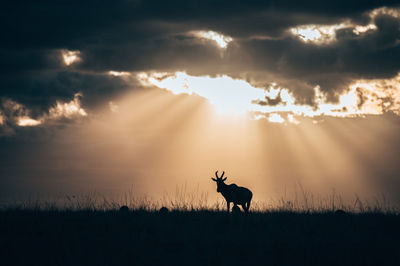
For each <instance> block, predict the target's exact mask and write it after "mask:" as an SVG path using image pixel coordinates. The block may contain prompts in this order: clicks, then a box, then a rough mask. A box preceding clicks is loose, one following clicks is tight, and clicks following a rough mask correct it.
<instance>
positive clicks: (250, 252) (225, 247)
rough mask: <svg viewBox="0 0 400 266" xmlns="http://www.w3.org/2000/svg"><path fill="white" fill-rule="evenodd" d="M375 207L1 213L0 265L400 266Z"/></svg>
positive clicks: (384, 218) (397, 229)
mask: <svg viewBox="0 0 400 266" xmlns="http://www.w3.org/2000/svg"><path fill="white" fill-rule="evenodd" d="M399 243H400V216H399V215H397V214H390V213H389V214H388V213H386V214H384V213H379V212H364V213H346V214H335V213H333V212H307V213H302V212H293V211H282V210H281V211H272V212H268V211H263V212H253V213H250V214H248V215H245V214H227V213H225V212H222V211H215V210H208V211H207V210H203V211H202V210H198V211H169V212H167V213H160V212H157V211H151V210H135V211H129V212H121V211H118V210H110V211H107V210H56V209H52V210H45V209H36V210H34V209H32V210H29V209H3V210H1V211H0V253H1V258H2V259H1V262H0V264H1V265H5V266H6V265H400V244H399Z"/></svg>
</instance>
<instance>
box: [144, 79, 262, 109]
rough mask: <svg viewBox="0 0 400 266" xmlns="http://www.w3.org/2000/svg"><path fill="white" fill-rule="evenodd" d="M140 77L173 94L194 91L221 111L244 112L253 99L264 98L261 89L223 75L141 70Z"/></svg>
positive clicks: (145, 81)
mask: <svg viewBox="0 0 400 266" xmlns="http://www.w3.org/2000/svg"><path fill="white" fill-rule="evenodd" d="M139 80H140V81H142V83H143V84H148V85H154V86H157V87H159V88H163V89H166V90H169V91H171V92H172V93H174V94H181V93H185V94H189V95H190V94H197V95H199V96H201V97H204V98H206V99H208V100H209V101H210V103H211V104H213V105H214V106H215V107H216V108H217V110H218V111H220V112H222V113H236V114H243V113H246V112H247V111H250V110H251V109H252V106H253V105H254V104H252V101H254V100H257V99H263V98H264V97H265V92H264V90H263V89H260V88H255V87H253V86H251V85H250V84H249V83H247V82H246V81H244V80H236V79H232V78H231V77H228V76H226V75H222V76H218V77H215V78H212V77H209V76H202V77H194V76H190V75H187V74H186V73H184V72H176V73H175V74H174V75H169V76H168V75H166V74H162V73H153V74H146V73H142V74H140V75H139Z"/></svg>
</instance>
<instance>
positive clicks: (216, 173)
mask: <svg viewBox="0 0 400 266" xmlns="http://www.w3.org/2000/svg"><path fill="white" fill-rule="evenodd" d="M215 176H216V177H217V179H218V178H219V177H218V171H217V172H215Z"/></svg>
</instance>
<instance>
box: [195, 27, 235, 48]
mask: <svg viewBox="0 0 400 266" xmlns="http://www.w3.org/2000/svg"><path fill="white" fill-rule="evenodd" d="M192 34H193V35H194V36H196V37H198V38H204V39H208V40H212V41H215V42H216V43H217V44H218V46H219V47H220V48H226V47H227V46H228V44H229V43H230V42H231V41H232V40H233V39H232V38H231V37H229V36H225V35H222V34H220V33H218V32H215V31H194V32H192Z"/></svg>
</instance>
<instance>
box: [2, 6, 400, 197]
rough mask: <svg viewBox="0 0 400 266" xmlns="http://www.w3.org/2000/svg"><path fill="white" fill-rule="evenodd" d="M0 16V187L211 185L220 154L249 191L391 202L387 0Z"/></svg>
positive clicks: (394, 125) (399, 51)
mask: <svg viewBox="0 0 400 266" xmlns="http://www.w3.org/2000/svg"><path fill="white" fill-rule="evenodd" d="M0 24H1V26H2V27H1V30H2V36H3V38H2V40H1V41H0V58H1V60H0V88H1V89H0V202H2V201H10V200H18V199H24V198H27V197H44V196H46V195H74V194H79V193H85V192H87V191H97V192H99V193H102V194H104V195H116V194H119V193H123V192H125V191H127V190H128V189H129V188H131V189H132V190H133V191H134V193H135V195H147V196H149V197H151V198H154V199H158V198H161V197H163V195H165V194H173V193H176V189H177V187H180V186H188V187H194V188H198V189H199V190H200V191H204V192H205V193H207V194H208V195H210V198H211V200H215V199H216V198H217V197H218V195H217V193H216V185H215V183H213V182H212V181H211V179H210V178H211V177H214V173H215V171H216V170H220V171H223V170H224V171H225V172H226V175H227V176H228V180H227V183H236V184H238V185H243V186H246V187H248V188H250V189H251V190H252V191H253V193H254V195H255V200H258V201H271V199H272V198H274V199H279V198H282V197H285V196H286V195H287V194H291V195H292V196H293V195H294V194H293V189H294V188H295V187H297V188H298V187H299V186H300V187H302V188H304V189H306V190H307V191H310V193H312V194H315V195H329V193H332V191H334V193H338V194H340V195H343V197H344V198H346V197H348V198H349V199H354V197H355V196H356V197H357V196H358V195H361V196H363V197H365V198H366V199H369V200H370V201H373V200H374V199H376V197H377V196H379V197H381V196H382V195H383V196H384V197H385V198H387V199H389V200H390V201H391V202H392V203H393V204H398V203H400V176H399V172H400V165H399V163H398V162H399V159H400V140H399V132H400V3H399V2H398V1H383V0H366V1H349V0H346V1H342V0H338V1H328V2H326V1H325V2H324V1H301V2H299V1H294V0H280V1H272V0H271V1H239V0H237V1H236V0H235V1H232V0H230V1H223V0H218V1H211V0H210V1H207V0H206V1H178V0H174V1H155V0H146V1H140V0H131V1H130V0H125V1H112V2H107V1H62V2H60V1H56V2H55V1H13V2H8V3H3V4H2V8H1V10H0ZM287 191H289V192H287ZM193 193H195V192H193ZM349 202H351V200H350V201H349Z"/></svg>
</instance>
